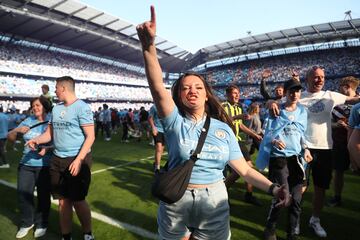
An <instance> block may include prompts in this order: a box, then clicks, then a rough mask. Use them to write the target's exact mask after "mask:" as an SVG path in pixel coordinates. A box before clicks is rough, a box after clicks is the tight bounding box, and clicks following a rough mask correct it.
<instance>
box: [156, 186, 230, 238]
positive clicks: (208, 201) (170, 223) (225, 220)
mask: <svg viewBox="0 0 360 240" xmlns="http://www.w3.org/2000/svg"><path fill="white" fill-rule="evenodd" d="M157 221H158V232H159V239H161V240H164V239H166V240H170V239H171V240H176V239H182V238H183V237H185V236H189V235H190V234H191V235H192V236H193V237H195V239H221V240H229V239H230V235H231V234H230V217H229V203H228V194H227V190H226V187H225V184H224V182H223V181H219V182H217V183H215V184H211V185H210V186H209V187H207V188H193V189H189V188H188V189H187V190H186V192H185V194H184V196H183V197H182V198H181V199H180V200H179V201H177V202H175V203H172V204H167V203H165V202H162V201H160V206H159V210H158V220H157Z"/></svg>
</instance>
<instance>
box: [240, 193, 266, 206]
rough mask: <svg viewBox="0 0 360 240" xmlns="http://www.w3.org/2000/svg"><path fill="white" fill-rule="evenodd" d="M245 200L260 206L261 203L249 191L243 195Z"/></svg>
mask: <svg viewBox="0 0 360 240" xmlns="http://www.w3.org/2000/svg"><path fill="white" fill-rule="evenodd" d="M244 200H245V202H247V203H250V204H253V205H255V206H258V207H261V206H262V203H261V202H260V201H259V200H258V199H257V198H256V197H254V196H253V195H252V194H251V193H249V192H247V193H246V194H245V197H244Z"/></svg>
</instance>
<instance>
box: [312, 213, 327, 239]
mask: <svg viewBox="0 0 360 240" xmlns="http://www.w3.org/2000/svg"><path fill="white" fill-rule="evenodd" d="M309 227H311V228H312V229H313V230H314V232H315V234H316V235H317V236H318V237H321V238H325V237H326V236H327V234H326V232H325V230H324V229H323V227H322V226H321V225H320V218H317V217H314V216H311V218H310V221H309Z"/></svg>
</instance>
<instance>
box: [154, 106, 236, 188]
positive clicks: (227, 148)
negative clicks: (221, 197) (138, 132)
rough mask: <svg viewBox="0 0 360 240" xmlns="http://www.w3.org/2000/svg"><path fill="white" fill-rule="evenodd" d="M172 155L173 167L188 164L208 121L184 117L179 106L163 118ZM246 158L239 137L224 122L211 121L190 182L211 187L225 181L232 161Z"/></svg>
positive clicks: (170, 160) (170, 156) (170, 158)
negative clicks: (229, 163)
mask: <svg viewBox="0 0 360 240" xmlns="http://www.w3.org/2000/svg"><path fill="white" fill-rule="evenodd" d="M161 121H162V123H163V126H164V132H165V138H166V143H167V146H168V152H169V160H168V161H169V168H170V169H172V168H174V167H176V166H177V165H178V164H180V163H182V162H184V161H187V160H188V159H189V158H190V155H191V152H192V151H195V148H196V146H197V143H198V140H199V137H200V134H201V129H202V128H203V126H204V123H205V118H203V119H202V120H201V121H199V122H197V123H194V122H193V121H192V120H191V119H188V118H186V117H183V116H181V115H180V113H179V111H178V109H177V107H175V108H174V111H173V112H172V113H171V114H170V115H169V116H167V117H165V118H164V119H161ZM242 157H243V155H242V153H241V151H240V147H239V145H238V142H237V140H236V137H235V134H234V132H233V131H232V129H231V128H230V127H229V126H228V125H227V124H226V123H224V122H221V121H219V120H217V119H213V118H211V122H210V127H209V131H208V135H207V137H206V140H205V143H204V146H203V148H202V151H201V153H200V156H199V159H198V160H197V161H196V163H195V166H194V168H193V171H192V174H191V178H190V183H192V184H210V183H214V182H217V181H220V180H221V179H223V177H224V176H223V169H224V167H225V166H226V164H227V163H228V162H229V161H230V160H240V159H241V158H242Z"/></svg>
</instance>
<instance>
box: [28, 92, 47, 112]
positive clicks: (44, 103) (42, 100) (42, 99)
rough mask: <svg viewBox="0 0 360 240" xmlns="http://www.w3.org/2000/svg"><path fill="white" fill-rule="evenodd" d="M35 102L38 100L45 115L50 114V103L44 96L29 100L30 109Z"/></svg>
mask: <svg viewBox="0 0 360 240" xmlns="http://www.w3.org/2000/svg"><path fill="white" fill-rule="evenodd" d="M36 100H39V101H40V103H41V105H42V106H43V108H44V110H45V112H46V113H49V112H51V109H52V105H51V102H50V101H49V99H47V98H46V97H44V96H40V97H36V98H33V99H31V101H30V108H32V105H33V103H34V102H35V101H36Z"/></svg>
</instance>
